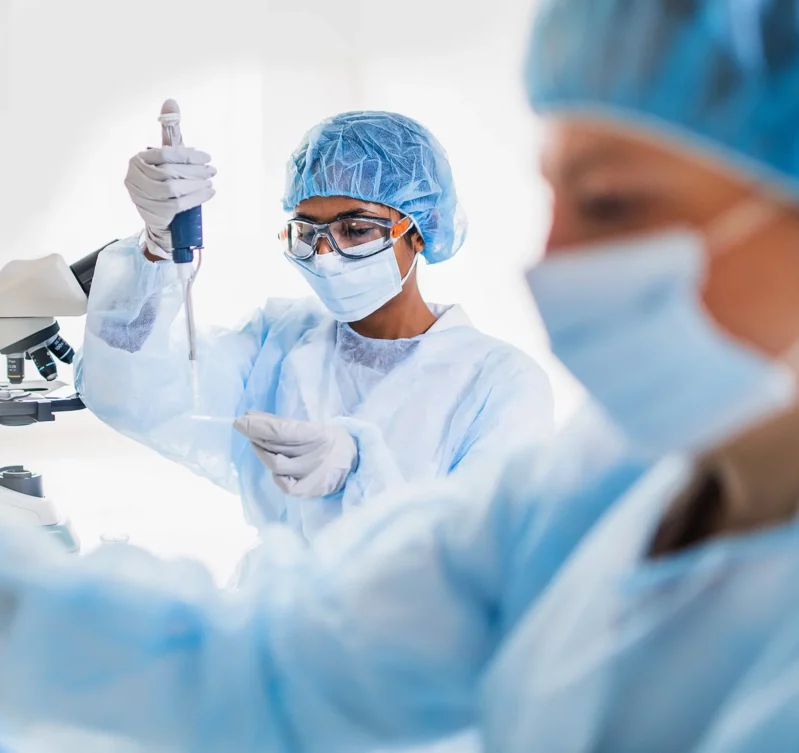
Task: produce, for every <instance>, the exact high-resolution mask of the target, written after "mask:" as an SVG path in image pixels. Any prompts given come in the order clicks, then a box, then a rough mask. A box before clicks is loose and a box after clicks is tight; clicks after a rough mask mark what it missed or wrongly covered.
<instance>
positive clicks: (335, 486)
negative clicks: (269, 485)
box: [286, 467, 349, 499]
mask: <svg viewBox="0 0 799 753" xmlns="http://www.w3.org/2000/svg"><path fill="white" fill-rule="evenodd" d="M348 476H349V471H346V470H344V469H342V468H324V467H320V468H317V469H316V470H314V471H313V472H312V473H310V474H308V475H307V476H305V477H303V478H299V479H296V480H295V481H294V483H293V484H291V485H290V486H289V489H288V490H287V491H286V493H287V494H291V496H292V497H305V498H306V499H307V498H314V497H326V496H327V495H328V494H335V493H336V492H339V491H341V490H342V489H343V488H344V486H345V484H346V483H347V477H348Z"/></svg>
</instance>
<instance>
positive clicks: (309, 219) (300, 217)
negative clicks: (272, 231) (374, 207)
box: [294, 209, 390, 225]
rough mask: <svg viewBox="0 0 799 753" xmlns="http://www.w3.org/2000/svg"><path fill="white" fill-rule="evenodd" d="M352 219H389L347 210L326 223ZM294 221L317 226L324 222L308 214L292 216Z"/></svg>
mask: <svg viewBox="0 0 799 753" xmlns="http://www.w3.org/2000/svg"><path fill="white" fill-rule="evenodd" d="M353 217H373V218H374V219H376V220H388V219H390V218H389V217H383V216H382V215H379V214H375V213H374V212H372V211H370V210H369V209H349V210H348V211H346V212H340V213H339V214H337V215H336V216H335V217H334V218H333V219H332V220H327V222H335V221H336V220H349V219H352V218H353ZM294 219H295V220H305V221H306V222H313V223H315V224H317V225H318V224H320V223H323V222H325V220H320V219H319V218H317V217H313V216H311V215H309V214H296V215H294Z"/></svg>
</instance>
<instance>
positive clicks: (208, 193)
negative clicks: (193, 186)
mask: <svg viewBox="0 0 799 753" xmlns="http://www.w3.org/2000/svg"><path fill="white" fill-rule="evenodd" d="M214 196H216V191H215V190H214V189H213V188H203V189H200V190H199V191H194V193H190V194H187V195H186V196H181V197H180V198H178V199H172V200H170V201H174V207H175V214H180V213H181V212H185V211H186V210H187V209H194V207H199V206H200V205H202V204H205V202H207V201H210V200H211V199H213V198H214Z"/></svg>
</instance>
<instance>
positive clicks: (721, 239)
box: [705, 199, 779, 256]
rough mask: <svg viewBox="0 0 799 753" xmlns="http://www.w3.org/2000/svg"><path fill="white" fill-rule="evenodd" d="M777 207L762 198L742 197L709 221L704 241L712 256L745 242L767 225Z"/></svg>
mask: <svg viewBox="0 0 799 753" xmlns="http://www.w3.org/2000/svg"><path fill="white" fill-rule="evenodd" d="M778 213H779V211H778V209H777V208H776V207H775V206H774V205H773V204H769V203H767V202H765V201H764V200H762V199H744V200H742V201H741V202H739V203H738V204H735V205H734V206H733V207H732V208H731V209H729V210H728V211H727V212H725V213H724V214H723V215H722V216H721V217H719V218H717V219H716V220H714V221H713V222H711V223H710V226H709V227H708V229H707V230H706V232H705V241H706V243H707V247H708V249H709V251H710V254H711V255H712V256H720V255H722V254H725V253H727V251H729V250H730V249H732V248H735V247H736V246H738V245H741V244H743V243H746V242H747V241H748V240H750V239H751V238H752V236H753V235H755V233H757V232H758V231H759V230H762V229H763V228H764V227H767V226H768V225H769V224H771V223H772V222H773V221H774V218H775V217H776V216H777V215H778Z"/></svg>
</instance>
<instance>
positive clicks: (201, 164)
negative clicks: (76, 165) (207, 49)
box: [125, 100, 216, 260]
mask: <svg viewBox="0 0 799 753" xmlns="http://www.w3.org/2000/svg"><path fill="white" fill-rule="evenodd" d="M167 101H168V102H169V100H167ZM165 104H166V103H165ZM162 109H163V108H162ZM210 161H211V156H210V155H209V154H206V153H205V152H201V151H199V150H198V149H191V148H189V147H185V146H183V144H182V143H180V144H176V145H165V146H162V147H160V148H151V149H146V150H145V151H143V152H139V153H138V154H137V155H135V156H134V157H133V158H132V159H131V160H130V163H129V166H128V174H127V177H126V178H125V186H126V187H127V189H128V193H129V194H130V197H131V199H133V203H134V204H135V205H136V209H137V210H138V212H139V214H140V215H141V217H142V219H143V220H144V224H145V228H146V233H147V250H148V251H149V252H150V254H151V255H152V256H155V257H158V258H160V259H169V260H171V259H172V250H173V244H172V233H171V232H170V225H171V224H172V221H173V220H174V219H175V216H176V215H177V214H179V213H180V212H184V211H186V210H188V209H193V208H194V207H198V206H201V205H202V204H204V203H205V202H206V201H208V200H209V199H211V198H212V197H213V195H214V193H215V192H214V188H213V186H212V184H211V178H213V177H214V176H215V175H216V169H215V168H213V167H212V166H211V165H210V164H209V162H210Z"/></svg>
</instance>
